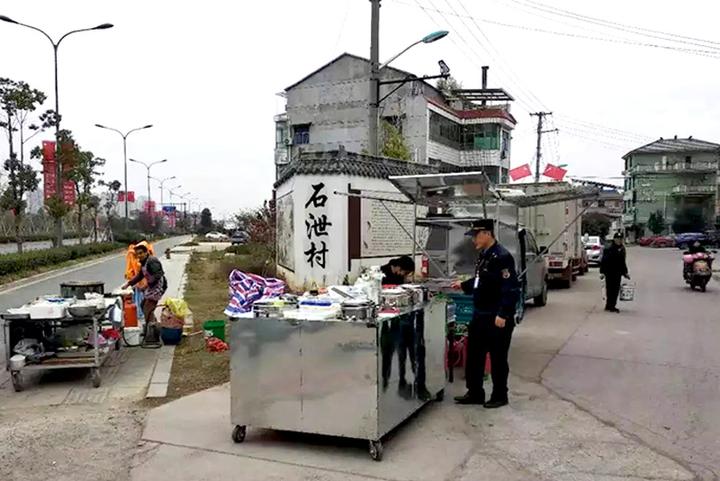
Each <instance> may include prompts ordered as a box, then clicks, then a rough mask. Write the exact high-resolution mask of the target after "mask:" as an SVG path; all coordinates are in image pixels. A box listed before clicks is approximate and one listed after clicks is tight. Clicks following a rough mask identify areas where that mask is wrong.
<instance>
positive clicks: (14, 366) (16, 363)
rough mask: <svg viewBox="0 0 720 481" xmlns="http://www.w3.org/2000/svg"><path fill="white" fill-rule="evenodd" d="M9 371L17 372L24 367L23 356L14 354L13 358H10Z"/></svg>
mask: <svg viewBox="0 0 720 481" xmlns="http://www.w3.org/2000/svg"><path fill="white" fill-rule="evenodd" d="M9 367H10V370H11V371H19V370H20V369H22V368H23V367H25V356H23V355H22V354H15V355H14V356H13V357H11V358H10V366H9Z"/></svg>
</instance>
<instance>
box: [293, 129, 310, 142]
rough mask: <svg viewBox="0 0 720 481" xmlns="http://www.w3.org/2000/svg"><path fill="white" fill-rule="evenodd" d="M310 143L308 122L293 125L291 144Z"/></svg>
mask: <svg viewBox="0 0 720 481" xmlns="http://www.w3.org/2000/svg"><path fill="white" fill-rule="evenodd" d="M309 143H310V124H300V125H294V126H293V144H295V145H305V144H309Z"/></svg>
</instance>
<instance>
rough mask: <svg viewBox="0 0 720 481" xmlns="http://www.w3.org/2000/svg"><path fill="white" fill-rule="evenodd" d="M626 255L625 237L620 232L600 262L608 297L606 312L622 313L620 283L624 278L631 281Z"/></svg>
mask: <svg viewBox="0 0 720 481" xmlns="http://www.w3.org/2000/svg"><path fill="white" fill-rule="evenodd" d="M625 254H626V251H625V246H624V245H623V235H622V234H621V233H619V232H618V233H617V234H615V236H614V237H613V242H612V244H610V246H608V247H606V248H605V250H604V251H603V256H602V260H601V261H600V278H601V279H602V278H604V279H605V291H606V292H605V295H606V297H607V301H606V303H605V310H606V311H609V312H620V310H619V309H618V308H617V300H618V296H619V295H620V283H621V282H622V278H623V277H625V278H626V279H630V274H628V268H627V263H626V261H625Z"/></svg>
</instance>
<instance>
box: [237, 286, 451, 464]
mask: <svg viewBox="0 0 720 481" xmlns="http://www.w3.org/2000/svg"><path fill="white" fill-rule="evenodd" d="M418 297H420V296H418ZM418 297H415V298H414V299H415V301H419V302H413V301H412V300H410V301H409V302H408V305H406V306H400V308H399V309H395V310H394V312H391V313H383V312H379V313H378V312H377V308H376V307H372V306H371V307H370V309H369V310H368V311H366V312H367V316H366V315H362V316H355V315H353V316H351V317H348V316H343V315H342V314H341V317H339V318H337V317H336V318H326V319H318V318H315V319H309V318H307V317H312V316H303V314H301V313H298V311H302V309H295V310H294V311H295V312H294V313H293V315H292V317H289V318H288V317H284V316H283V314H281V313H275V314H272V315H270V317H255V316H257V315H258V313H257V309H256V312H255V313H249V314H248V315H247V317H240V318H232V319H231V324H230V331H231V333H230V349H231V361H230V372H231V376H230V384H231V420H232V423H233V424H234V425H235V428H234V430H233V434H232V437H233V440H234V441H235V442H242V441H244V439H245V434H246V429H247V426H252V427H258V428H266V429H277V430H282V431H296V432H303V433H312V434H322V435H330V436H339V437H347V438H359V439H366V440H368V441H369V446H370V455H371V457H372V458H373V459H375V460H378V461H379V460H381V459H382V449H383V448H382V438H383V436H385V435H386V434H387V433H388V432H390V431H392V430H393V429H395V428H396V427H397V426H398V425H400V424H401V423H402V422H403V421H405V420H406V419H407V418H408V417H410V416H411V415H412V414H413V413H415V412H416V411H417V410H419V409H420V408H421V407H423V405H425V404H426V403H427V402H429V401H431V400H433V399H442V397H443V394H444V389H445V316H446V301H445V299H444V298H443V297H442V296H435V297H433V298H432V299H430V298H428V297H427V296H425V298H423V299H419V298H418ZM410 299H412V297H411V298H410ZM400 304H403V303H402V302H401V303H400ZM304 317H305V318H304Z"/></svg>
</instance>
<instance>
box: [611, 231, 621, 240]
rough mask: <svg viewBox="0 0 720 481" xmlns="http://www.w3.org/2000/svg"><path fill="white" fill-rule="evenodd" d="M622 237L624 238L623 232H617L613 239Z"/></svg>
mask: <svg viewBox="0 0 720 481" xmlns="http://www.w3.org/2000/svg"><path fill="white" fill-rule="evenodd" d="M622 238H623V235H622V232H616V233H615V235H614V236H613V239H622Z"/></svg>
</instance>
